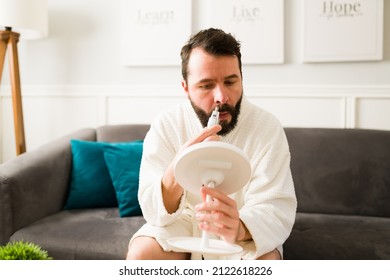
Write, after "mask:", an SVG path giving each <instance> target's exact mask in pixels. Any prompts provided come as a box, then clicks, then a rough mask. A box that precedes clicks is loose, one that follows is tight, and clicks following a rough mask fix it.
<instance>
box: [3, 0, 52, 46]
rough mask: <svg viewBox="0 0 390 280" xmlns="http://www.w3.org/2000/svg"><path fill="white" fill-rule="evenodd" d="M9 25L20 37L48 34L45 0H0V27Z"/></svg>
mask: <svg viewBox="0 0 390 280" xmlns="http://www.w3.org/2000/svg"><path fill="white" fill-rule="evenodd" d="M5 27H11V28H12V31H15V32H18V33H20V34H21V35H20V39H21V40H24V39H27V40H28V39H39V38H43V37H46V36H47V35H48V13H47V0H0V29H3V30H4V29H5Z"/></svg>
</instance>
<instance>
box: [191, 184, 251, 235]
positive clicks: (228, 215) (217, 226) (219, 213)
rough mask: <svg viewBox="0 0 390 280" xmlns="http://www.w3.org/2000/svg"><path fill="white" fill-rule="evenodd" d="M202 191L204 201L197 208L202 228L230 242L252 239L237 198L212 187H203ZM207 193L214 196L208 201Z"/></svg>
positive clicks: (197, 216) (197, 215)
mask: <svg viewBox="0 0 390 280" xmlns="http://www.w3.org/2000/svg"><path fill="white" fill-rule="evenodd" d="M200 192H201V195H202V199H203V201H204V202H203V203H200V204H198V205H196V206H195V209H196V218H197V219H198V220H199V221H201V223H199V228H200V229H201V230H205V231H207V232H209V233H212V234H215V235H218V236H221V237H222V239H223V240H225V241H227V242H229V243H235V242H237V241H243V240H250V239H252V237H251V235H250V233H249V231H248V230H247V228H246V227H245V225H244V224H243V223H242V221H241V220H240V216H239V212H238V209H237V204H236V201H235V200H233V199H231V198H230V197H228V196H227V195H225V194H224V193H222V192H221V191H219V190H216V189H212V188H207V187H202V188H201V189H200ZM207 195H209V196H210V197H211V198H212V199H211V201H210V202H206V196H207Z"/></svg>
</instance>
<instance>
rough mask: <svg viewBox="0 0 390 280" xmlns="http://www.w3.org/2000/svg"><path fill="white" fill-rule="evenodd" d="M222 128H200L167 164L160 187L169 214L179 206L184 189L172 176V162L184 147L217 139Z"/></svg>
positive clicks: (217, 126)
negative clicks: (197, 133)
mask: <svg viewBox="0 0 390 280" xmlns="http://www.w3.org/2000/svg"><path fill="white" fill-rule="evenodd" d="M221 129H222V127H221V126H220V125H214V126H212V127H210V128H205V129H204V130H202V133H201V134H199V135H198V136H197V137H195V138H193V139H191V140H189V141H187V142H186V143H185V144H184V145H183V146H182V147H181V148H180V150H179V152H178V153H177V155H176V157H175V158H174V159H173V161H172V162H171V163H170V164H169V166H168V168H167V169H166V170H165V173H164V176H163V178H162V180H161V189H162V196H163V200H164V205H165V209H166V210H167V212H168V213H169V214H172V213H174V212H175V211H176V210H177V208H178V207H179V203H180V198H181V196H182V195H183V192H184V189H183V188H182V186H180V185H179V183H178V182H177V181H176V178H175V176H174V171H173V168H174V164H175V161H176V158H177V156H178V155H180V153H181V152H182V151H184V150H185V149H186V148H188V147H190V146H192V145H194V144H197V143H201V142H204V141H219V140H220V136H219V135H217V133H218V132H219V131H220V130H221Z"/></svg>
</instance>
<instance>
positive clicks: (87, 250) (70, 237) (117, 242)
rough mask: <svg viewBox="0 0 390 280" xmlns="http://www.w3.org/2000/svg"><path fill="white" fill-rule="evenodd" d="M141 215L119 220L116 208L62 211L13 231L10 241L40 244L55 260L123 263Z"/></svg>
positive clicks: (142, 221)
mask: <svg viewBox="0 0 390 280" xmlns="http://www.w3.org/2000/svg"><path fill="white" fill-rule="evenodd" d="M144 223H145V220H144V219H143V217H142V216H138V217H129V218H120V217H119V213H118V208H101V209H80V210H64V211H61V212H59V213H57V214H54V215H51V216H48V217H46V218H44V219H41V220H39V221H37V222H35V223H33V224H31V225H29V226H27V227H24V228H22V229H20V230H18V231H16V232H15V233H14V234H13V235H12V236H11V241H13V240H25V241H29V242H34V243H36V244H38V245H40V246H41V247H42V248H43V249H44V250H47V251H48V253H49V255H50V256H51V257H53V258H54V259H55V260H66V259H70V260H72V259H81V260H83V259H98V260H111V259H112V260H123V259H125V257H126V252H127V247H128V243H129V241H130V238H131V236H132V235H133V234H134V233H135V232H136V231H137V230H138V229H139V228H140V227H141V226H142V225H143V224H144Z"/></svg>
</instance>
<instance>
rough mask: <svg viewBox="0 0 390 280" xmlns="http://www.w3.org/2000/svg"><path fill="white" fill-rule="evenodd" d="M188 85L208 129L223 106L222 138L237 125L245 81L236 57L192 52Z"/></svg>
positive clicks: (186, 84) (189, 96)
mask: <svg viewBox="0 0 390 280" xmlns="http://www.w3.org/2000/svg"><path fill="white" fill-rule="evenodd" d="M187 80H188V81H187V83H186V82H185V81H183V82H182V86H183V88H184V91H185V93H186V95H187V97H188V98H189V99H190V101H191V104H192V107H193V108H194V110H195V112H196V114H197V115H198V117H199V120H200V121H201V123H202V125H203V126H204V127H205V126H206V125H207V121H208V119H209V117H210V115H211V113H212V111H213V110H214V109H215V107H217V106H218V107H219V123H220V125H221V126H222V130H221V131H220V133H219V134H220V135H226V134H228V133H229V132H230V131H231V130H233V128H234V127H235V125H236V124H237V120H238V115H239V113H240V105H241V100H242V92H243V89H242V78H241V73H240V68H239V64H238V59H237V57H235V56H212V55H209V54H207V53H206V52H205V51H203V49H201V48H195V49H193V50H192V52H191V56H190V60H189V63H188V78H187Z"/></svg>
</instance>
